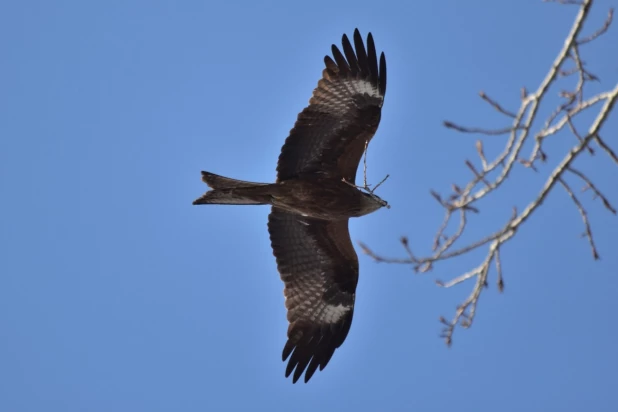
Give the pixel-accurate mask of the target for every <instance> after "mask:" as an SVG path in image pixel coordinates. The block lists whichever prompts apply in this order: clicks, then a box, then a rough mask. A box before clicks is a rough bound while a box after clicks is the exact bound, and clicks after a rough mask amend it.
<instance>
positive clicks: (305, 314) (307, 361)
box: [193, 29, 386, 382]
mask: <svg viewBox="0 0 618 412" xmlns="http://www.w3.org/2000/svg"><path fill="white" fill-rule="evenodd" d="M342 45H343V53H342V52H341V51H340V50H339V49H338V48H337V46H335V45H333V46H332V54H333V57H332V58H331V57H329V56H326V57H325V58H324V63H325V65H326V68H325V69H324V70H323V72H322V79H320V80H319V82H318V86H317V88H316V89H315V90H314V91H313V95H312V97H311V99H310V100H309V106H307V107H306V108H305V109H304V110H303V111H302V112H301V113H300V114H299V115H298V119H297V121H296V123H295V124H294V127H293V128H292V130H291V131H290V135H289V136H288V138H287V139H286V141H285V144H284V145H283V147H282V148H281V154H280V156H279V161H278V163H277V180H276V182H275V183H273V184H266V183H254V182H246V181H240V180H235V179H230V178H226V177H222V176H218V175H215V174H213V173H208V172H202V180H203V181H204V182H205V183H207V184H208V186H210V187H211V188H212V189H213V190H210V191H208V192H206V193H205V194H204V195H203V196H202V197H200V198H199V199H197V200H195V201H194V202H193V204H243V205H259V204H268V205H271V206H272V211H271V213H270V215H269V217H268V231H269V233H270V239H271V245H272V248H273V253H274V255H275V258H276V260H277V267H278V270H279V273H280V275H281V279H282V280H283V282H284V285H285V288H284V295H285V306H286V308H287V311H288V315H287V318H288V321H289V328H288V340H287V342H286V344H285V346H284V349H283V354H282V355H283V360H284V361H285V360H286V359H288V358H289V361H288V366H287V368H286V372H285V376H286V377H287V376H290V375H292V374H293V377H292V380H293V382H296V381H297V380H298V379H299V378H300V377H301V375H302V374H303V372H305V382H307V381H308V380H309V379H310V378H311V377H312V376H313V374H314V372H315V371H316V370H317V369H318V368H319V369H320V370H322V369H324V367H325V366H326V365H327V364H328V362H329V361H330V359H331V357H332V356H333V353H334V352H335V350H336V349H337V348H338V347H339V346H341V344H342V343H343V341H344V340H345V339H346V337H347V335H348V332H349V330H350V326H351V324H352V315H353V313H354V301H355V297H356V284H357V282H358V272H359V271H358V257H357V255H356V252H355V251H354V247H353V246H352V242H351V240H350V234H349V231H348V219H349V218H350V217H359V216H363V215H366V214H368V213H371V212H374V211H375V210H377V209H379V208H381V207H383V206H386V202H385V201H383V200H382V199H380V198H379V197H377V196H375V195H374V194H369V193H366V192H363V191H361V190H358V189H357V188H355V187H353V186H351V185H350V184H349V183H352V184H353V183H354V182H355V178H356V173H357V170H358V164H359V162H360V159H361V157H362V155H363V152H364V149H365V145H366V144H367V143H368V142H369V141H370V140H371V138H372V137H373V135H374V134H375V132H376V130H377V128H378V125H379V123H380V115H381V111H382V105H383V103H384V95H385V93H386V60H385V58H384V53H382V54H381V55H380V58H379V60H378V57H377V54H376V48H375V44H374V42H373V37H372V36H371V33H369V35H368V36H367V49H365V45H364V44H363V39H362V37H361V35H360V33H359V31H358V29H357V30H355V31H354V47H353V46H352V44H351V43H350V41H349V40H348V38H347V36H346V35H343V38H342ZM343 180H345V182H344V181H343ZM346 182H348V183H346Z"/></svg>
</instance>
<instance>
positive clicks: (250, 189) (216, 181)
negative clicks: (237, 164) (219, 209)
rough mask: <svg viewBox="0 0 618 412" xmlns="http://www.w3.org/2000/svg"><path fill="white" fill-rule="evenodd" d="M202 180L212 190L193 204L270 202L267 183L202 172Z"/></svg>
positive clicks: (254, 203) (264, 203) (258, 203)
mask: <svg viewBox="0 0 618 412" xmlns="http://www.w3.org/2000/svg"><path fill="white" fill-rule="evenodd" d="M202 181H203V182H204V183H206V184H207V185H208V186H209V187H210V188H212V190H209V191H208V192H206V193H205V194H204V195H203V196H202V197H200V198H198V199H196V200H194V201H193V204H194V205H266V204H270V199H271V197H270V194H269V190H268V189H269V186H270V185H269V184H268V183H255V182H246V181H244V180H236V179H230V178H229V177H223V176H219V175H216V174H214V173H209V172H202Z"/></svg>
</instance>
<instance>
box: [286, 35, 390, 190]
mask: <svg viewBox="0 0 618 412" xmlns="http://www.w3.org/2000/svg"><path fill="white" fill-rule="evenodd" d="M342 45H343V54H342V53H341V51H340V50H339V49H338V48H337V46H335V45H333V46H332V52H333V58H331V57H329V56H326V57H325V58H324V64H325V66H326V68H325V69H324V71H323V72H322V79H320V81H319V82H318V87H317V88H316V89H315V90H314V91H313V95H312V97H311V99H310V100H309V106H307V107H306V108H305V109H304V110H303V111H302V112H301V113H300V114H299V115H298V119H297V121H296V123H295V124H294V128H292V130H291V131H290V135H289V136H288V138H287V139H286V141H285V144H284V145H283V147H282V148H281V155H280V156H279V162H278V164H277V181H281V180H286V179H292V178H296V177H300V176H307V175H317V174H319V175H321V176H322V177H332V178H334V179H337V180H340V179H341V178H345V179H346V180H348V181H349V182H354V181H355V178H356V171H357V169H358V164H359V162H360V159H361V157H362V155H363V151H364V149H365V142H368V141H369V140H371V138H372V137H373V135H374V134H375V132H376V130H377V129H378V125H379V124H380V116H381V112H382V104H383V103H384V95H385V93H386V60H385V58H384V53H382V54H381V55H380V65H379V67H378V60H377V57H376V56H377V55H376V49H375V44H374V42H373V37H372V36H371V33H370V34H369V35H368V36H367V49H365V46H364V45H363V39H362V38H361V35H360V33H359V31H358V29H357V30H355V31H354V45H355V47H356V52H355V51H354V48H353V47H352V44H351V43H350V41H349V40H348V37H347V36H346V35H344V36H343V38H342Z"/></svg>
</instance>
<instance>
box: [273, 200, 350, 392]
mask: <svg viewBox="0 0 618 412" xmlns="http://www.w3.org/2000/svg"><path fill="white" fill-rule="evenodd" d="M268 231H269V232H270V240H271V244H272V248H273V253H274V255H275V257H276V259H277V266H278V269H279V273H280V274H281V279H282V280H283V282H284V284H285V289H284V295H285V306H286V308H287V311H288V314H287V318H288V321H289V323H290V325H289V328H288V341H287V343H286V344H285V347H284V349H283V360H284V361H285V360H286V359H287V358H288V357H289V358H290V360H289V362H288V366H287V369H286V372H285V376H286V377H288V376H290V374H292V372H294V375H293V378H292V379H293V382H296V381H297V380H298V379H299V378H300V376H301V375H302V374H303V371H305V369H306V373H305V382H307V381H308V380H309V379H310V378H311V376H312V375H313V373H314V372H315V371H316V369H317V368H318V367H319V368H320V370H322V369H324V367H325V366H326V365H327V364H328V361H329V360H330V358H331V356H333V353H334V352H335V349H337V348H338V347H339V346H341V344H342V343H343V341H344V340H345V338H346V336H347V335H348V331H349V330H350V326H351V324H352V314H353V312H354V299H355V296H356V295H355V292H356V284H357V283H358V257H357V255H356V252H355V251H354V247H353V246H352V242H351V241H350V234H349V231H348V221H347V220H340V221H326V220H319V219H313V218H310V217H304V216H300V215H297V214H293V213H288V212H285V211H282V210H281V209H277V208H273V209H272V212H271V213H270V215H269V217H268Z"/></svg>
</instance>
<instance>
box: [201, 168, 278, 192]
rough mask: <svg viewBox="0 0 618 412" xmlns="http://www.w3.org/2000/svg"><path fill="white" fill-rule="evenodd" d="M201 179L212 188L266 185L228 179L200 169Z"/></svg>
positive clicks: (264, 184)
mask: <svg viewBox="0 0 618 412" xmlns="http://www.w3.org/2000/svg"><path fill="white" fill-rule="evenodd" d="M202 181H203V182H204V183H206V184H207V185H208V186H209V187H211V188H213V189H231V188H234V187H254V186H266V185H267V183H255V182H246V181H244V180H236V179H230V178H229V177H223V176H219V175H216V174H214V173H210V172H204V171H202Z"/></svg>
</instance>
